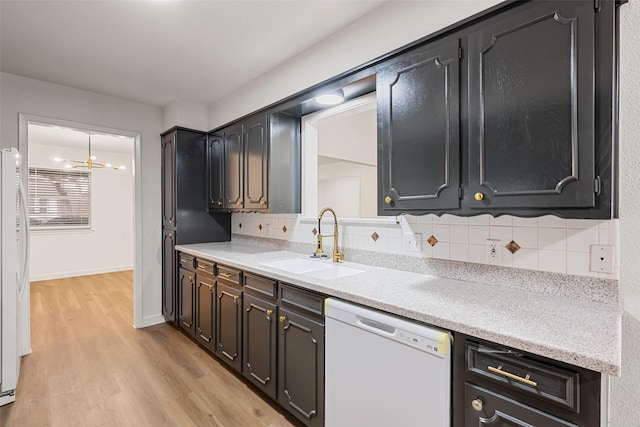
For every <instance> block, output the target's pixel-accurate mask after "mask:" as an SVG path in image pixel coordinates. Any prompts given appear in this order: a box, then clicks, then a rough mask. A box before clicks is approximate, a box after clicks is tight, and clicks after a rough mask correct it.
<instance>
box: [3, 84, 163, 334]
mask: <svg viewBox="0 0 640 427" xmlns="http://www.w3.org/2000/svg"><path fill="white" fill-rule="evenodd" d="M1 90H2V92H1V93H0V105H1V106H2V112H1V114H2V116H1V122H2V134H1V135H0V136H1V143H2V147H12V146H13V147H17V146H18V114H19V113H25V114H30V115H36V116H42V117H50V118H55V119H60V120H68V121H73V122H78V123H87V124H91V125H96V126H102V127H108V128H112V129H116V130H125V131H130V132H139V133H140V135H141V137H140V146H139V147H137V149H139V150H140V157H141V164H140V168H139V169H138V170H136V171H134V173H135V174H139V175H140V188H136V189H135V191H136V196H137V201H136V236H140V238H139V239H137V241H136V245H138V246H139V247H138V248H137V249H136V254H135V268H136V272H135V273H136V274H135V278H134V281H135V289H134V306H135V308H136V309H135V310H134V324H135V326H137V327H142V326H146V325H152V324H155V323H160V322H164V318H163V317H162V315H161V305H162V294H161V252H160V250H161V233H160V231H161V229H162V228H161V221H160V136H159V135H160V133H161V132H162V131H163V130H164V129H163V112H162V110H161V109H160V108H157V107H153V106H149V105H145V104H140V103H137V102H132V101H128V100H124V99H119V98H114V97H110V96H105V95H101V94H98V93H94V92H88V91H85V90H80V89H74V88H70V87H67V86H61V85H56V84H51V83H47V82H43V81H39V80H34V79H29V78H25V77H20V76H16V75H13V74H8V73H2V88H1ZM115 133H117V132H115ZM26 154H27V153H23V155H26Z"/></svg>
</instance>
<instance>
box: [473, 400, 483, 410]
mask: <svg viewBox="0 0 640 427" xmlns="http://www.w3.org/2000/svg"><path fill="white" fill-rule="evenodd" d="M483 405H484V402H483V401H482V399H480V398H478V399H473V400H472V401H471V407H472V408H473V410H474V411H478V412H480V411H482V406H483Z"/></svg>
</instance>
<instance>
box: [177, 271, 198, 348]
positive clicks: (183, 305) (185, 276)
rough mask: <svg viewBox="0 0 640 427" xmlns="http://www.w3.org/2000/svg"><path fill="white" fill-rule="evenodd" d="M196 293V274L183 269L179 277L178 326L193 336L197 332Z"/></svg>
mask: <svg viewBox="0 0 640 427" xmlns="http://www.w3.org/2000/svg"><path fill="white" fill-rule="evenodd" d="M195 291H196V278H195V274H194V273H193V272H192V271H189V270H185V269H184V268H181V269H180V273H179V277H178V325H179V326H180V327H181V328H182V329H184V330H185V331H187V332H188V333H189V335H192V336H194V335H195V331H196V329H195V323H194V316H193V310H194V302H195V301H194V299H195V298H194V297H195Z"/></svg>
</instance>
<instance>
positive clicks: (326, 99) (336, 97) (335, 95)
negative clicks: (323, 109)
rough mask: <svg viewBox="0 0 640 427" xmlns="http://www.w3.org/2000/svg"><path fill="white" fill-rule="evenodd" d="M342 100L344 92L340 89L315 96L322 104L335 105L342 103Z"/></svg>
mask: <svg viewBox="0 0 640 427" xmlns="http://www.w3.org/2000/svg"><path fill="white" fill-rule="evenodd" d="M342 101H344V92H342V89H338V90H336V91H334V92H331V93H325V94H322V95H320V96H317V97H316V102H317V103H318V104H322V105H337V104H340V103H342Z"/></svg>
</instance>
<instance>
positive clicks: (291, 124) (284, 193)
mask: <svg viewBox="0 0 640 427" xmlns="http://www.w3.org/2000/svg"><path fill="white" fill-rule="evenodd" d="M300 138H301V136H300V118H299V117H297V116H293V115H290V114H285V113H271V114H264V113H258V114H254V115H253V116H251V117H248V118H245V119H243V120H242V121H239V122H237V123H234V124H233V125H231V126H228V127H226V128H224V129H221V130H217V131H215V132H212V133H210V136H209V141H210V142H215V141H217V140H219V139H222V140H223V141H224V142H223V145H224V150H223V154H222V156H223V160H222V165H223V166H222V169H223V172H220V169H216V168H214V167H212V169H211V171H212V174H213V175H212V176H210V177H209V180H210V195H209V201H210V202H209V209H213V210H225V211H251V212H264V213H299V212H300V207H301V193H300V191H301V190H300V189H301V183H300V180H301V175H300V171H301V163H302V158H301V146H300V145H301V142H300ZM217 155H218V152H217V151H215V149H212V156H213V158H212V160H210V163H211V164H215V163H216V162H217V161H218V159H219V157H215V156H217ZM220 173H221V174H222V177H223V178H222V180H223V182H224V184H223V186H222V188H223V189H224V192H223V195H222V199H223V203H222V206H220V205H219V204H218V203H216V202H213V203H212V202H211V201H212V200H215V198H216V197H217V196H218V195H219V194H218V193H215V191H217V189H218V188H219V187H217V186H216V185H217V183H219V182H220V176H219V175H220ZM211 189H212V190H211ZM212 191H213V193H212Z"/></svg>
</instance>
